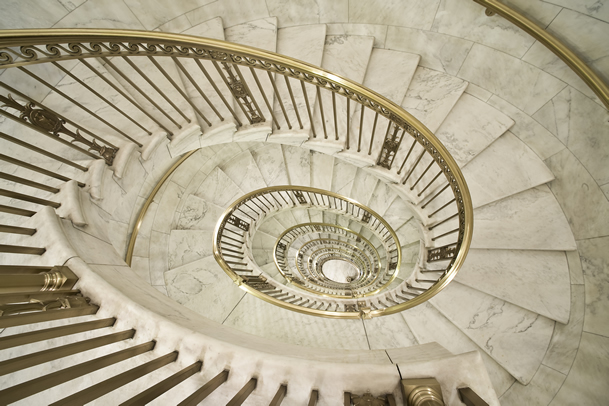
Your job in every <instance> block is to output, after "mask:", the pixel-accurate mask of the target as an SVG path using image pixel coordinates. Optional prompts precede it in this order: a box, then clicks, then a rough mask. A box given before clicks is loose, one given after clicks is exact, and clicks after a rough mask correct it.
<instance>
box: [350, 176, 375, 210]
mask: <svg viewBox="0 0 609 406" xmlns="http://www.w3.org/2000/svg"><path fill="white" fill-rule="evenodd" d="M377 183H378V178H377V177H376V176H373V175H371V174H370V173H368V172H366V171H364V170H363V169H357V171H356V172H355V178H354V179H353V186H352V187H351V191H350V192H349V194H348V195H347V197H350V198H351V199H354V200H355V201H357V202H359V203H361V204H363V205H364V206H368V207H370V206H369V203H370V199H371V198H372V194H373V193H374V190H375V189H376V184H377ZM370 208H372V207H370Z"/></svg>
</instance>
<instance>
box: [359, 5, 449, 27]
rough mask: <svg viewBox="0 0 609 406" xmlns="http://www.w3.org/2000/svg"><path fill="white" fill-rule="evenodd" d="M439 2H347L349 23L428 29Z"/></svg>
mask: <svg viewBox="0 0 609 406" xmlns="http://www.w3.org/2000/svg"><path fill="white" fill-rule="evenodd" d="M438 3H439V0H430V1H426V2H420V1H415V0H406V1H404V0H402V1H400V0H386V1H382V0H374V1H369V0H368V1H367V0H349V22H351V23H368V24H385V25H398V26H401V27H411V28H420V29H429V28H430V27H431V25H432V23H433V19H434V16H435V13H436V10H437V9H438Z"/></svg>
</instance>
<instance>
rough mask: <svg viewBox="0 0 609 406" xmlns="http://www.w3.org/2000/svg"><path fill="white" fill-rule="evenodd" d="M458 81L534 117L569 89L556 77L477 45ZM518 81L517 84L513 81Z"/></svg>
mask: <svg viewBox="0 0 609 406" xmlns="http://www.w3.org/2000/svg"><path fill="white" fill-rule="evenodd" d="M459 77H461V78H463V79H465V80H467V81H469V82H472V83H474V84H476V85H478V86H480V87H482V88H484V89H486V90H488V91H490V92H492V93H494V94H496V95H497V96H499V97H501V98H502V99H504V100H506V101H507V102H509V103H511V104H513V105H514V106H516V107H517V108H519V109H520V110H522V111H524V112H525V113H527V114H533V113H535V112H536V111H537V110H538V109H539V108H540V107H541V106H543V105H544V104H546V103H547V102H548V100H550V99H551V98H552V97H554V96H555V95H556V94H558V92H560V91H561V90H562V89H563V88H564V87H565V86H566V85H565V84H564V83H563V82H561V81H560V80H558V79H556V78H555V77H554V76H552V75H550V74H548V73H546V72H544V71H542V70H541V69H538V68H536V67H534V66H532V65H529V64H528V63H526V62H523V61H521V60H520V59H518V58H514V57H512V56H510V55H508V54H505V53H503V52H500V51H497V50H494V49H492V48H488V47H486V46H483V45H480V44H474V46H473V47H472V49H471V51H470V52H469V54H468V56H467V58H465V62H463V66H461V69H460V70H459ZM514 77H518V78H519V80H518V81H514V80H513V79H514Z"/></svg>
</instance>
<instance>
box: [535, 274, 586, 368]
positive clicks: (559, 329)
mask: <svg viewBox="0 0 609 406" xmlns="http://www.w3.org/2000/svg"><path fill="white" fill-rule="evenodd" d="M584 310H585V298H584V287H583V286H582V285H571V312H570V315H569V322H568V323H567V324H561V323H556V325H555V326H554V334H552V340H551V341H550V345H549V346H548V351H546V355H545V356H544V357H543V365H547V366H549V367H550V368H553V369H555V370H556V371H558V372H561V373H563V374H565V375H567V374H569V370H570V369H571V365H572V364H573V360H574V359H575V355H576V354H577V349H578V347H579V341H580V339H581V335H582V329H583V326H584Z"/></svg>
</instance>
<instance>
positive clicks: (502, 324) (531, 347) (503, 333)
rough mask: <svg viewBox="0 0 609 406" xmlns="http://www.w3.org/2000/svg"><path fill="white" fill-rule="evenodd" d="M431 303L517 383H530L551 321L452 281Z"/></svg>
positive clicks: (547, 338) (539, 359)
mask: <svg viewBox="0 0 609 406" xmlns="http://www.w3.org/2000/svg"><path fill="white" fill-rule="evenodd" d="M431 303H432V304H433V305H434V306H435V307H436V308H437V309H438V310H440V312H441V313H442V314H443V315H444V316H445V317H446V318H448V319H449V320H450V321H451V322H452V323H454V324H455V325H456V326H457V327H458V328H459V329H460V330H461V331H463V332H464V333H465V334H466V335H467V336H468V337H469V338H470V339H472V341H474V342H475V343H476V344H478V346H479V347H480V348H481V349H482V350H483V351H485V352H486V353H487V354H489V355H490V356H491V357H493V358H494V359H495V360H496V361H497V362H498V363H499V364H500V365H501V366H502V367H503V368H505V369H506V370H507V371H508V372H509V373H510V374H511V375H512V376H513V377H514V378H516V379H517V380H518V381H519V382H521V383H523V384H525V385H526V384H527V383H528V382H530V380H531V379H532V378H533V375H534V374H535V371H537V368H538V367H539V364H540V363H541V361H542V360H543V357H544V355H545V352H546V350H547V348H548V344H549V342H550V338H551V337H552V333H553V331H554V321H552V320H550V319H548V318H546V317H544V316H541V315H537V314H535V313H533V312H530V311H528V310H525V309H523V308H521V307H518V306H515V305H512V304H510V303H507V302H505V301H504V300H501V299H499V298H496V297H493V296H491V295H487V294H486V293H483V292H480V291H478V290H475V289H472V288H470V287H467V286H465V285H462V284H460V283H458V282H454V281H453V282H452V283H451V284H450V285H449V286H448V287H446V288H445V289H444V290H443V291H442V294H441V295H436V296H434V297H433V298H432V299H431ZM525 343H526V344H525Z"/></svg>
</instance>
